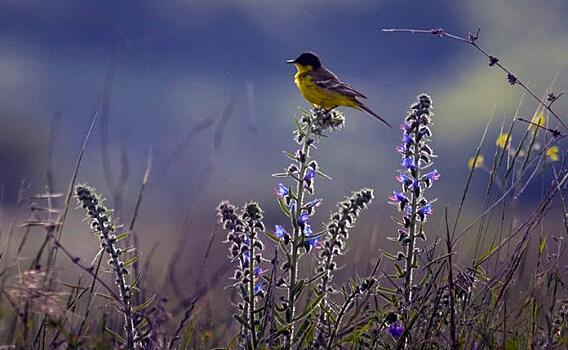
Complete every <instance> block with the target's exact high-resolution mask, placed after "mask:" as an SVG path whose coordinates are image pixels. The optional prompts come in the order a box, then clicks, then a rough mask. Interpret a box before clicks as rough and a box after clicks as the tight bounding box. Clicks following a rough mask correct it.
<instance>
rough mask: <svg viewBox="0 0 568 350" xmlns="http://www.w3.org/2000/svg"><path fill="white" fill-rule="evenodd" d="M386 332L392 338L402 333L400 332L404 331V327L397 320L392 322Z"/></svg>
mask: <svg viewBox="0 0 568 350" xmlns="http://www.w3.org/2000/svg"><path fill="white" fill-rule="evenodd" d="M387 332H388V333H389V334H390V335H391V336H392V337H394V338H398V337H400V336H401V335H402V333H404V327H403V326H401V325H400V324H399V323H398V322H393V323H392V324H391V325H390V326H389V328H388V329H387Z"/></svg>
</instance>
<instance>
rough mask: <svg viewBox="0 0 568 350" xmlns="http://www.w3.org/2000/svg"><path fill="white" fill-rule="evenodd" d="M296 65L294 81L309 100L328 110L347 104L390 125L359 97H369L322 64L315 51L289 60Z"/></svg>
mask: <svg viewBox="0 0 568 350" xmlns="http://www.w3.org/2000/svg"><path fill="white" fill-rule="evenodd" d="M286 63H291V64H294V65H295V66H296V70H297V72H296V75H294V82H295V83H296V85H297V86H298V89H299V90H300V92H301V93H302V95H303V96H304V98H305V99H306V100H308V102H310V103H311V104H313V105H316V106H318V107H321V108H323V109H326V110H328V111H329V110H332V109H334V108H335V107H338V106H346V107H351V108H355V109H358V110H363V111H365V112H367V113H369V114H370V115H372V116H373V117H375V118H377V119H379V120H380V121H381V122H383V123H385V124H386V125H388V126H389V127H390V126H391V125H390V124H389V123H388V122H387V121H386V120H384V119H383V118H381V117H380V116H379V115H378V114H377V113H375V112H373V111H372V110H371V109H370V108H369V107H367V106H366V105H365V104H364V103H363V102H361V101H359V100H358V98H365V99H366V98H367V96H365V95H363V94H362V93H360V92H359V91H357V90H355V89H354V88H352V87H351V86H350V85H348V84H345V83H344V82H342V81H341V80H339V78H338V77H337V75H335V74H333V72H331V71H330V70H328V69H327V68H325V67H324V66H322V64H321V61H320V59H319V57H318V56H317V55H316V54H315V53H313V52H304V53H302V54H301V55H300V56H298V58H296V59H294V60H288V61H286Z"/></svg>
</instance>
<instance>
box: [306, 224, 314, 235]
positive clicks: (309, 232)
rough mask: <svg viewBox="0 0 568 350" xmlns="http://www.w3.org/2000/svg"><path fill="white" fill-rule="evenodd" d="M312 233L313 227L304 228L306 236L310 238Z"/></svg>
mask: <svg viewBox="0 0 568 350" xmlns="http://www.w3.org/2000/svg"><path fill="white" fill-rule="evenodd" d="M312 233H313V231H312V227H311V226H310V225H306V227H304V236H306V237H310V236H311V235H312Z"/></svg>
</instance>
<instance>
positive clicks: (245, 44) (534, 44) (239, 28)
mask: <svg viewBox="0 0 568 350" xmlns="http://www.w3.org/2000/svg"><path fill="white" fill-rule="evenodd" d="M567 17H568V5H567V4H566V3H565V2H563V1H560V0H559V1H546V2H543V1H536V0H535V1H489V0H487V1H435V2H424V1H323V0H319V1H286V2H278V1H252V0H250V1H229V0H219V1H137V2H132V1H112V2H108V1H71V0H68V1H9V0H5V1H0V23H2V25H1V26H0V114H1V115H2V117H1V119H0V129H1V130H2V131H1V132H0V150H1V151H0V169H1V172H0V181H1V182H2V183H3V184H4V186H5V193H6V195H7V198H11V199H13V198H14V197H15V195H16V193H17V188H18V184H19V183H20V181H21V179H22V178H26V179H27V180H28V181H29V182H30V184H31V191H33V190H36V191H40V190H42V189H43V186H44V185H45V169H46V168H47V165H48V153H47V145H48V143H49V139H50V136H49V135H50V132H49V130H50V125H51V123H52V122H51V120H52V117H53V115H54V114H55V113H56V112H60V113H61V119H60V120H59V121H58V123H57V124H55V138H54V141H53V142H54V156H53V164H54V167H55V174H56V179H57V184H58V186H59V188H58V189H59V190H62V189H63V188H64V184H65V183H66V181H68V178H69V175H70V173H71V169H72V165H73V162H74V159H75V157H76V154H77V152H78V149H79V146H80V142H81V140H82V137H83V135H84V132H85V130H86V128H87V127H88V124H89V121H90V118H91V112H92V110H93V104H94V101H95V99H96V97H97V95H100V94H101V93H102V92H103V90H104V82H105V76H106V75H107V74H108V71H109V69H110V68H109V67H114V69H115V73H114V79H113V80H112V84H111V85H110V87H111V90H110V91H111V98H110V102H111V104H110V111H109V114H108V122H109V134H108V140H109V149H110V159H111V163H112V166H113V169H114V170H113V171H114V173H115V175H116V174H117V173H118V172H119V168H120V162H121V160H120V159H121V154H122V153H124V154H126V158H127V160H128V169H129V179H128V182H127V185H126V187H125V190H126V192H127V195H129V196H127V198H130V197H132V196H130V195H131V194H134V193H135V192H136V190H137V182H138V181H139V178H140V176H141V174H142V171H143V167H144V164H145V158H146V155H147V153H148V149H149V147H150V146H152V148H153V155H154V161H155V164H156V166H159V165H160V164H163V161H164V159H165V158H166V157H167V155H168V154H170V153H171V152H172V150H174V149H175V148H176V146H178V145H179V144H180V142H181V141H182V140H183V138H184V137H185V136H186V134H187V133H188V132H189V130H191V128H192V127H193V126H195V125H196V124H197V123H198V122H199V121H202V120H204V119H207V118H212V119H214V120H215V121H217V120H218V119H219V118H220V117H221V115H222V113H223V111H224V110H225V109H226V107H227V105H228V104H232V105H233V106H234V107H233V109H232V110H233V112H232V114H231V119H230V121H229V123H228V124H227V127H226V129H225V133H224V137H223V142H222V146H221V149H220V150H219V151H218V152H217V153H215V155H214V156H212V144H213V127H211V128H209V129H206V130H205V131H204V132H202V133H199V134H197V135H196V136H195V137H192V141H191V142H190V144H189V146H188V147H187V148H184V149H183V150H182V152H180V153H179V155H178V157H177V160H176V161H175V162H174V164H172V166H171V168H170V169H169V172H168V173H167V174H166V175H164V176H163V177H162V178H161V179H160V180H159V182H156V183H153V184H152V185H151V186H150V188H149V191H150V193H151V194H152V195H153V196H155V198H159V199H160V200H159V201H157V203H159V204H152V203H149V204H148V207H149V208H152V209H155V210H156V213H157V214H156V215H161V214H163V213H164V212H167V213H174V214H173V215H177V214H179V213H181V212H183V211H184V210H186V209H187V208H186V204H187V202H188V201H181V203H180V200H179V196H182V197H183V198H192V197H194V196H200V197H199V198H202V200H203V201H204V202H203V206H202V207H203V209H202V210H203V212H204V213H205V212H207V211H209V210H210V208H212V207H213V206H214V205H215V204H216V203H217V202H218V201H219V200H220V199H223V198H224V197H230V198H235V199H238V200H240V199H248V198H250V197H255V198H258V199H269V198H270V196H271V194H270V193H271V188H272V186H273V183H274V179H272V178H270V176H269V174H270V173H272V172H275V171H278V170H280V169H281V168H282V167H284V166H285V165H286V162H285V160H284V159H283V158H282V157H281V153H280V151H281V150H282V149H288V150H289V149H291V148H292V147H293V144H292V141H291V139H290V136H291V134H290V131H291V129H292V126H293V123H292V118H293V116H294V114H295V113H297V108H298V106H305V105H306V104H305V102H304V101H303V99H302V98H301V97H300V95H299V94H298V92H297V90H296V88H295V86H294V85H293V82H292V75H293V73H294V72H293V68H292V67H290V66H289V65H286V64H284V60H285V59H288V58H293V57H295V56H296V55H297V54H298V53H299V52H301V51H303V50H306V49H310V50H314V51H316V52H317V53H318V54H319V55H320V56H321V57H322V59H323V61H324V64H326V65H327V66H328V67H329V68H331V69H332V70H334V71H335V72H336V73H337V74H338V75H339V76H340V77H341V78H343V79H344V80H345V81H347V82H349V83H351V84H352V85H354V86H355V87H357V88H358V89H360V90H362V91H364V92H365V93H366V95H368V96H369V105H370V106H371V107H372V108H373V109H375V110H376V111H377V112H379V113H380V114H382V115H383V116H385V118H386V119H388V120H389V121H390V122H391V123H392V124H393V125H398V124H399V123H400V120H402V118H403V116H404V114H405V112H406V109H407V107H408V105H409V104H410V103H412V102H413V101H414V98H415V96H416V95H417V94H419V93H421V92H428V93H430V94H431V95H432V97H433V99H434V104H435V107H436V113H437V115H436V117H435V125H434V126H433V131H434V134H435V136H434V146H435V147H436V151H437V153H438V154H439V155H440V157H439V158H438V160H437V167H438V168H439V170H440V171H441V172H442V174H443V178H444V181H443V182H440V185H439V186H438V188H437V189H436V190H435V191H438V192H437V193H435V195H441V194H447V195H444V196H443V197H442V198H441V202H443V203H452V202H455V200H456V192H457V190H459V189H461V188H462V186H463V183H464V176H465V175H466V174H467V172H468V169H467V167H466V163H467V159H468V158H469V157H470V156H471V155H472V154H473V153H474V152H475V147H476V144H477V142H478V140H479V138H480V137H481V133H482V130H483V127H484V125H485V123H486V122H487V120H488V119H489V117H490V116H491V115H492V114H493V115H494V119H495V122H494V125H493V126H492V128H491V129H490V130H491V131H490V135H489V137H488V139H490V140H493V139H494V138H495V137H496V135H497V134H498V129H499V127H500V125H501V123H502V120H503V118H505V120H506V122H507V123H509V122H510V120H511V118H512V117H511V114H512V112H513V111H514V110H515V108H516V106H517V103H518V101H519V99H520V97H521V92H520V91H519V90H518V89H516V88H514V87H510V86H508V84H507V83H506V81H505V79H504V76H503V74H502V73H501V72H498V71H496V70H495V69H491V68H489V67H487V62H485V60H484V59H483V57H481V56H479V55H478V54H477V53H476V52H475V51H473V50H472V49H471V48H468V47H466V46H465V45H461V44H459V43H455V42H450V41H446V40H441V39H436V38H434V37H430V36H419V35H409V34H384V33H381V32H380V29H381V28H384V27H407V28H426V29H428V28H433V27H443V28H445V29H447V30H448V31H453V32H456V33H458V34H462V35H465V34H466V33H467V32H468V31H469V30H473V29H475V28H476V27H477V26H480V27H481V28H482V31H481V42H482V44H483V45H485V46H486V47H488V48H489V49H490V51H492V52H495V53H496V54H497V55H499V56H500V57H502V59H503V61H505V62H507V64H508V65H509V66H510V67H512V68H514V70H515V71H516V72H518V73H519V74H520V75H522V76H523V77H525V78H526V80H527V81H529V82H530V83H531V86H532V87H534V89H535V90H536V91H538V92H539V93H540V92H541V91H544V89H545V88H546V86H548V84H549V82H550V81H551V80H552V79H553V78H554V76H555V74H557V73H558V74H559V76H558V79H557V81H556V86H557V87H558V89H559V90H560V89H566V88H567V85H568V79H567V74H566V67H567V66H568V58H567V57H568V52H567V50H568V49H567V47H568V45H567V44H568V24H567V23H568V21H567ZM109 62H111V63H109ZM565 106H566V104H565V103H564V102H562V101H561V102H559V104H558V107H559V108H565ZM535 109H536V105H535V104H534V103H533V102H532V101H530V100H529V99H525V103H524V104H523V105H522V108H521V111H522V113H524V114H525V115H528V116H529V117H530V116H531V115H532V113H534V110H535ZM345 112H346V114H347V116H348V124H347V128H346V129H345V130H344V131H343V132H342V133H340V134H338V135H336V136H334V139H333V142H331V141H330V142H327V141H326V142H325V143H324V144H322V146H321V150H320V152H321V154H320V155H319V157H321V163H322V165H323V166H324V168H325V169H326V170H327V172H328V173H330V174H332V175H333V176H334V182H333V183H329V184H326V183H322V189H323V190H325V191H329V193H331V196H332V197H333V199H339V198H341V196H342V195H343V194H345V193H348V192H349V191H351V190H353V189H355V188H359V187H362V186H372V187H374V188H376V189H377V191H378V192H379V193H385V197H386V194H387V193H389V192H390V191H391V190H392V189H393V188H395V186H396V184H395V182H394V180H393V176H394V175H395V174H396V169H397V167H399V159H398V157H397V155H396V154H395V153H394V152H393V149H394V147H395V145H396V144H397V142H398V140H399V131H398V129H397V128H394V129H392V130H388V129H386V128H384V127H382V126H381V125H380V124H378V123H377V122H376V121H375V120H373V119H372V118H369V117H368V116H366V115H364V114H362V113H360V112H356V111H350V110H346V111H345ZM519 132H522V131H519ZM99 135H100V128H99V126H97V128H96V129H95V133H94V135H93V139H92V140H91V143H90V145H89V149H88V152H87V155H86V163H85V164H84V167H83V168H82V172H81V174H80V179H81V180H82V181H88V182H89V183H92V184H94V185H96V186H97V187H99V188H101V189H102V190H103V191H105V192H106V191H109V189H108V188H107V186H106V182H105V180H104V178H103V176H102V171H101V164H102V162H101V156H100V137H99ZM493 150H494V143H493V141H490V142H488V145H487V147H486V149H484V152H486V153H487V155H488V156H489V155H490V154H492V152H493ZM211 159H212V160H211ZM161 162H162V163H161ZM206 169H210V170H209V171H210V173H207V172H206V171H207V170H206ZM204 172H205V174H207V181H206V183H205V184H204V183H203V180H202V177H203V174H204ZM481 180H482V179H480V181H481ZM330 205H331V204H330ZM172 208H173V209H172ZM377 210H379V211H380V212H381V215H387V214H388V213H389V212H388V210H387V209H385V208H383V207H381V208H379V209H377ZM149 215H150V218H151V217H152V216H151V215H152V214H149ZM149 220H150V219H149Z"/></svg>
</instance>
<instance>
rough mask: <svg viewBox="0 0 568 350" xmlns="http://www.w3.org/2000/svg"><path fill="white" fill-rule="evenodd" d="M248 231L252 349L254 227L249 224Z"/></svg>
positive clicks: (254, 343) (252, 339) (253, 337)
mask: <svg viewBox="0 0 568 350" xmlns="http://www.w3.org/2000/svg"><path fill="white" fill-rule="evenodd" d="M249 227H250V230H251V233H250V247H249V273H250V275H249V291H248V294H249V321H250V333H251V341H252V347H253V349H256V346H257V341H256V328H255V320H254V236H253V234H254V227H252V225H250V224H249Z"/></svg>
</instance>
